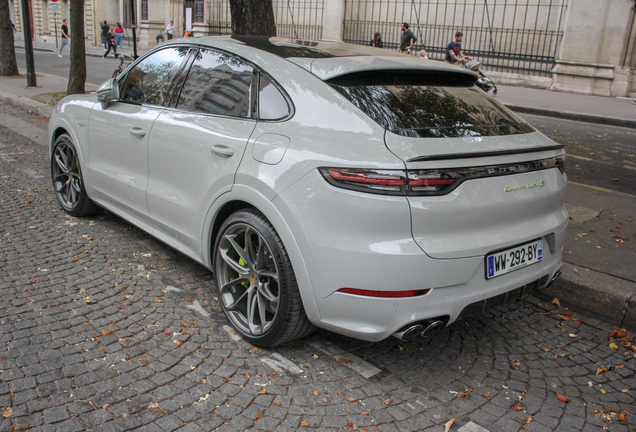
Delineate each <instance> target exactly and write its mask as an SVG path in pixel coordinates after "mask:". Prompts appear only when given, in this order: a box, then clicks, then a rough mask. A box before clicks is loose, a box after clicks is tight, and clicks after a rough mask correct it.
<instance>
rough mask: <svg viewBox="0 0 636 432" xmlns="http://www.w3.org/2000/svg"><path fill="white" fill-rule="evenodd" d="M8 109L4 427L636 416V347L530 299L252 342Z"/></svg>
mask: <svg viewBox="0 0 636 432" xmlns="http://www.w3.org/2000/svg"><path fill="white" fill-rule="evenodd" d="M0 110H1V112H2V113H3V115H4V116H5V117H12V118H14V119H16V123H15V124H17V125H22V126H18V127H12V128H8V127H6V126H5V125H2V122H0V190H1V191H2V192H1V193H0V254H1V255H0V341H1V342H2V343H3V348H2V349H0V377H1V380H0V410H1V411H2V412H3V417H0V432H3V431H26V430H29V431H31V432H44V431H47V432H48V431H69V432H70V431H84V430H95V431H129V430H137V431H153V432H164V431H165V432H168V431H180V432H199V431H211V430H219V431H243V430H248V429H249V430H263V431H295V430H322V431H334V430H358V431H365V430H366V431H376V432H377V431H383V432H391V431H437V432H442V431H444V430H445V425H446V424H448V422H452V421H453V419H454V422H453V423H452V425H450V429H449V430H450V431H461V432H479V431H482V432H483V431H490V432H498V431H506V432H507V431H518V430H524V431H527V432H532V431H553V430H555V431H562V432H566V431H572V432H573V431H588V432H592V431H602V430H611V431H630V430H636V400H635V398H636V351H633V350H631V349H629V348H628V347H627V346H626V342H625V340H622V341H621V340H620V337H619V336H617V334H616V333H615V336H616V337H615V338H614V339H613V340H610V334H611V333H612V332H613V331H614V330H616V328H615V327H613V326H610V325H607V324H605V323H603V322H600V321H598V320H595V319H591V318H587V317H584V316H579V315H576V314H572V313H571V312H569V311H568V310H566V309H564V308H559V307H558V305H556V304H553V303H548V302H542V301H539V300H538V299H536V298H534V297H530V298H529V299H527V300H526V301H524V302H521V303H515V304H510V305H506V306H502V307H499V308H497V309H494V310H491V311H490V312H488V313H486V314H484V315H481V316H479V317H475V318H471V319H465V320H461V321H458V322H457V323H455V324H453V325H452V326H450V327H449V328H447V329H446V330H444V331H442V332H441V333H439V334H438V335H437V336H436V337H435V338H434V339H432V340H431V341H430V342H429V343H428V344H427V345H425V346H423V345H418V344H414V343H408V342H401V341H398V340H397V339H393V338H391V339H389V340H386V341H384V342H381V343H375V344H374V343H367V342H362V341H358V340H354V339H349V338H346V337H342V336H338V335H335V334H333V333H329V332H326V331H318V332H316V333H315V334H314V335H312V336H310V337H309V338H308V339H304V340H301V341H299V342H297V343H295V344H294V345H291V346H289V345H288V346H282V347H279V348H277V349H274V350H268V349H262V348H259V349H257V348H254V347H253V346H251V345H249V344H247V343H246V342H244V341H243V340H241V339H240V338H239V337H238V335H237V334H236V333H234V332H233V331H231V329H230V327H229V323H228V322H227V320H226V319H225V317H224V316H223V313H222V311H221V308H220V306H219V304H218V301H217V299H216V298H215V297H216V295H215V291H214V286H213V281H212V274H211V273H210V272H209V271H208V270H207V269H205V268H203V267H201V266H199V265H198V264H196V263H195V262H193V261H192V260H190V259H189V258H187V257H185V256H184V255H182V254H180V253H177V252H175V251H174V250H172V249H170V248H169V247H167V246H165V245H164V244H162V243H160V242H158V241H156V240H154V239H153V238H152V237H150V236H149V235H148V234H146V233H144V232H143V231H141V230H139V229H137V228H135V227H134V226H132V225H130V224H128V223H126V222H124V221H123V220H121V219H119V218H118V217H115V216H113V215H111V214H110V213H108V212H105V211H104V212H102V213H101V214H100V215H99V216H97V217H95V218H87V219H76V218H72V217H69V216H67V215H66V214H65V213H64V212H63V211H62V209H61V208H60V207H59V205H58V204H57V201H56V200H55V196H54V194H53V191H52V187H51V181H50V175H49V161H48V148H47V147H45V146H43V145H42V144H40V143H38V142H36V141H37V140H38V139H39V140H41V141H46V131H45V129H46V122H45V121H44V119H42V118H36V117H35V116H32V115H30V114H27V113H25V112H24V111H21V110H19V109H17V108H12V107H9V106H7V105H5V104H0ZM27 126H28V127H27ZM16 129H18V130H19V131H20V133H18V132H16ZM38 131H39V132H38ZM34 134H35V135H34ZM36 137H37V138H38V139H35V138H36ZM555 303H557V302H555ZM370 313H372V312H370ZM623 339H624V338H623ZM635 339H636V338H635V337H634V336H631V340H632V341H634V342H635V343H636V340H635ZM612 344H613V345H612Z"/></svg>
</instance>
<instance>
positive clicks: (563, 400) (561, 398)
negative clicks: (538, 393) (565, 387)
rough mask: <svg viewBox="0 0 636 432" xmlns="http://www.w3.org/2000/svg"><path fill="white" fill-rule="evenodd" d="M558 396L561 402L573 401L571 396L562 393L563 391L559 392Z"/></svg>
mask: <svg viewBox="0 0 636 432" xmlns="http://www.w3.org/2000/svg"><path fill="white" fill-rule="evenodd" d="M556 398H557V399H558V400H560V401H561V402H570V401H571V399H570V398H569V397H567V396H566V395H564V394H561V393H557V394H556Z"/></svg>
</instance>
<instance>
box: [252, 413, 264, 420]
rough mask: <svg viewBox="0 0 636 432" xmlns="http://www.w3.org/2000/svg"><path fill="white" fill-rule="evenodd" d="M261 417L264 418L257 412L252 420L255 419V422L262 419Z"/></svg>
mask: <svg viewBox="0 0 636 432" xmlns="http://www.w3.org/2000/svg"><path fill="white" fill-rule="evenodd" d="M263 417H265V414H263V413H262V412H258V413H256V415H255V416H254V418H255V419H256V420H260V419H262V418H263Z"/></svg>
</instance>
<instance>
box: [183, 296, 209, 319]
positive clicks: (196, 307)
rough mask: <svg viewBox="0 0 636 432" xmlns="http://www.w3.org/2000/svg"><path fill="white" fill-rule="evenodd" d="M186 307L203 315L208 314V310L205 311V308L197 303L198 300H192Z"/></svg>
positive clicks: (207, 315) (206, 315)
mask: <svg viewBox="0 0 636 432" xmlns="http://www.w3.org/2000/svg"><path fill="white" fill-rule="evenodd" d="M186 307H187V308H188V309H192V310H193V311H195V312H197V313H198V314H201V315H203V316H204V317H209V316H210V314H209V313H208V311H206V310H205V309H203V307H201V304H200V303H199V300H195V301H193V302H192V304H191V305H187V306H186Z"/></svg>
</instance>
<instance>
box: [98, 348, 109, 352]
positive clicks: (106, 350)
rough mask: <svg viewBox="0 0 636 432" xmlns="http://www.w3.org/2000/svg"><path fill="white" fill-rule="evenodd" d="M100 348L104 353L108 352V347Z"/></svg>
mask: <svg viewBox="0 0 636 432" xmlns="http://www.w3.org/2000/svg"><path fill="white" fill-rule="evenodd" d="M99 350H100V351H101V352H103V353H107V352H108V348H100V349H99Z"/></svg>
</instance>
